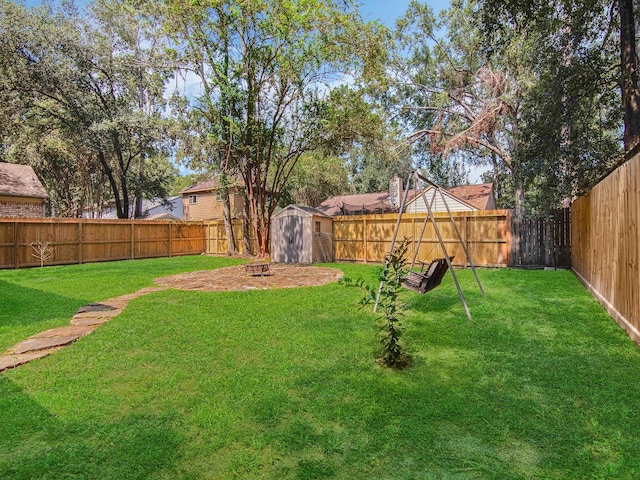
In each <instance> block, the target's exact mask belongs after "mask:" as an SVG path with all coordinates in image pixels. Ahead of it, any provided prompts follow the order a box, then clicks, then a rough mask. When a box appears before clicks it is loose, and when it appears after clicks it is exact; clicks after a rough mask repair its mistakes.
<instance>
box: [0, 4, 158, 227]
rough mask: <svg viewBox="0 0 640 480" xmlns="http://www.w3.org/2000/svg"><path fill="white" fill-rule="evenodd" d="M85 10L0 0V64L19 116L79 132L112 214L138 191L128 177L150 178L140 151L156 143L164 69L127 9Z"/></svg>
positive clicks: (138, 181) (148, 32)
mask: <svg viewBox="0 0 640 480" xmlns="http://www.w3.org/2000/svg"><path fill="white" fill-rule="evenodd" d="M145 5H146V4H145ZM149 5H152V4H149ZM89 11H90V12H91V16H90V17H88V18H85V17H83V16H81V15H80V14H79V13H78V12H77V11H76V10H75V9H74V8H73V7H71V6H68V5H66V4H65V5H64V6H63V7H61V8H59V9H56V10H54V9H52V8H51V7H48V6H42V7H38V8H35V9H26V8H25V7H23V6H21V5H16V4H13V3H12V2H8V1H6V0H0V22H1V24H0V29H1V30H2V32H3V35H2V41H1V42H0V62H1V65H0V70H2V71H3V74H4V78H5V85H6V86H7V88H8V89H9V90H10V91H11V92H13V93H14V94H15V95H17V96H18V98H19V99H20V103H21V111H22V114H23V115H24V116H25V117H26V118H30V119H38V121H47V119H51V120H53V119H55V121H57V122H59V123H60V124H61V125H63V126H64V128H65V129H67V130H68V131H72V132H77V133H78V134H79V135H80V136H81V138H80V140H81V144H82V147H83V148H84V149H86V150H87V151H89V152H91V155H93V156H94V158H96V159H97V161H98V162H99V164H100V166H101V169H102V171H103V172H104V174H105V176H106V178H107V181H108V182H109V185H110V187H111V191H112V194H113V199H114V201H115V204H116V209H117V214H118V217H120V218H128V217H129V216H130V207H129V206H130V203H131V201H132V200H133V198H134V197H135V196H136V194H137V195H138V196H140V195H141V194H142V192H141V191H140V190H139V188H136V185H143V184H148V183H149V182H148V180H150V179H149V178H148V175H147V173H145V163H146V161H147V157H148V156H149V155H151V154H155V153H157V152H158V151H159V148H160V147H161V144H160V141H159V140H160V139H161V138H162V136H163V130H164V125H163V118H162V115H163V109H164V100H163V98H162V92H163V88H164V85H165V83H166V81H167V79H168V78H169V76H170V71H169V70H168V69H167V68H166V67H165V66H164V65H162V64H161V65H160V66H158V64H157V63H156V62H157V61H160V60H161V58H160V57H159V56H157V55H156V52H157V51H156V50H155V49H154V46H155V42H154V39H153V36H152V33H153V31H154V28H153V26H149V25H145V26H144V27H143V26H141V23H139V22H141V21H142V17H141V16H139V15H137V11H136V10H135V9H132V8H128V9H127V8H126V6H123V5H121V4H117V3H114V2H109V1H107V0H104V1H100V2H97V3H96V4H94V5H93V6H92V8H90V9H89ZM145 18H146V17H145ZM156 171H157V170H156ZM161 183H162V182H160V184H161ZM136 190H137V191H136Z"/></svg>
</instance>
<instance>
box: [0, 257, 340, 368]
mask: <svg viewBox="0 0 640 480" xmlns="http://www.w3.org/2000/svg"><path fill="white" fill-rule="evenodd" d="M340 278H342V271H340V270H338V269H337V268H326V267H311V266H299V265H279V264H276V265H273V266H272V267H271V269H270V274H269V275H263V276H251V275H247V274H246V272H245V268H244V266H243V265H239V266H235V267H226V268H220V269H216V270H203V271H199V272H190V273H181V274H178V275H171V276H168V277H162V278H157V279H155V281H154V282H155V283H156V285H155V286H153V287H145V288H142V289H140V290H138V291H136V292H133V293H128V294H126V295H121V296H119V297H114V298H110V299H107V300H104V301H102V302H96V303H90V304H89V305H85V306H83V307H80V308H79V309H78V311H77V312H76V314H75V315H74V316H73V318H72V319H71V322H70V323H71V324H70V325H69V326H65V327H59V328H53V329H50V330H46V331H44V332H41V333H38V334H37V335H33V336H31V337H29V338H28V339H26V340H23V341H22V342H20V343H18V344H17V345H14V346H13V347H11V348H10V349H9V350H7V351H6V352H5V353H3V354H0V372H2V371H3V370H7V369H9V368H14V367H17V366H19V365H23V364H25V363H28V362H30V361H32V360H35V359H37V358H42V357H45V356H47V355H49V354H51V353H53V352H56V351H57V350H59V349H60V348H62V347H63V346H65V345H68V344H70V343H72V342H74V341H76V340H77V339H79V338H82V337H84V336H85V335H88V334H90V333H91V332H93V331H94V330H95V329H96V328H98V327H99V326H100V325H102V324H103V323H106V322H108V321H109V320H111V319H112V318H114V317H116V316H117V315H119V314H120V313H121V312H122V310H123V309H124V308H125V307H126V306H127V304H128V303H129V302H130V301H131V300H134V299H136V298H139V297H141V296H142V295H146V294H148V293H153V292H159V291H162V290H166V289H168V288H176V289H179V290H198V291H208V292H218V291H230V290H263V289H273V288H294V287H311V286H319V285H324V284H327V283H330V282H335V281H338V280H339V279H340Z"/></svg>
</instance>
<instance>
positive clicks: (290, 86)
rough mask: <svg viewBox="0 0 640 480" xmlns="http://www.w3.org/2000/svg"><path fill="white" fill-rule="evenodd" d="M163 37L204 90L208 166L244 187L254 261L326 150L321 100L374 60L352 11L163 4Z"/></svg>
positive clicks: (371, 34) (302, 4)
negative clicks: (298, 169) (291, 190)
mask: <svg viewBox="0 0 640 480" xmlns="http://www.w3.org/2000/svg"><path fill="white" fill-rule="evenodd" d="M166 18H167V22H168V23H167V27H168V30H169V31H171V32H173V34H174V38H175V40H176V43H177V48H178V49H179V50H182V53H183V58H184V59H185V66H186V68H188V69H190V70H191V71H192V72H194V73H195V74H196V75H197V76H198V77H199V79H200V81H201V82H202V85H203V94H202V95H201V96H200V97H198V98H197V102H196V105H195V112H196V114H197V117H198V118H199V119H200V121H199V124H200V125H201V126H202V128H203V132H204V133H206V135H207V138H208V139H209V141H210V142H211V145H213V146H214V149H213V151H211V153H210V155H211V157H212V158H211V159H210V163H212V164H216V165H217V166H218V168H219V169H220V170H222V171H227V170H230V171H233V172H237V173H238V174H239V175H240V176H241V177H242V179H243V182H244V188H245V194H246V198H247V202H248V207H249V208H248V216H249V218H250V219H251V225H252V229H253V230H254V232H255V235H256V237H257V238H258V246H259V249H260V252H259V253H260V254H266V253H267V252H268V249H269V222H270V218H271V215H272V214H273V212H274V210H275V208H276V206H277V204H278V200H279V198H280V195H281V194H282V193H283V191H284V187H285V185H286V184H287V182H288V180H289V178H290V176H291V174H292V172H293V169H294V167H295V165H296V164H297V163H298V161H299V159H300V158H301V157H302V156H303V155H305V154H307V153H308V152H311V151H314V150H316V149H317V148H318V147H319V146H320V145H321V144H322V142H323V129H322V123H323V115H324V114H325V112H326V108H325V106H324V103H325V96H326V91H328V89H330V87H331V84H333V83H335V82H338V81H340V80H342V79H344V78H345V76H346V75H347V74H352V73H354V72H356V71H362V70H363V69H364V67H365V66H366V65H368V63H367V62H368V60H369V58H370V57H375V56H376V55H377V54H378V48H379V45H378V42H377V41H376V33H377V32H376V29H375V27H374V26H373V25H368V24H366V23H364V22H363V21H362V19H361V18H360V17H359V15H358V13H357V7H356V4H355V2H352V1H326V0H324V1H320V0H306V1H294V0H273V1H269V2H266V1H263V0H247V1H244V2H236V1H231V0H219V1H214V2H210V3H207V4H201V3H194V2H187V1H180V0H174V1H170V2H168V3H167V11H166Z"/></svg>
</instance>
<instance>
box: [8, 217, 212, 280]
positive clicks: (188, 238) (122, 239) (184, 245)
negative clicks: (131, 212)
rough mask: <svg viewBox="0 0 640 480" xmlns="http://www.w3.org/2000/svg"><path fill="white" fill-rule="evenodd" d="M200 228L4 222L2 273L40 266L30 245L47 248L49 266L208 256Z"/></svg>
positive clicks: (187, 225) (125, 222)
mask: <svg viewBox="0 0 640 480" xmlns="http://www.w3.org/2000/svg"><path fill="white" fill-rule="evenodd" d="M204 239H205V233H204V227H203V225H202V223H185V222H161V221H146V220H87V219H66V218H27V219H0V268H21V267H32V266H36V265H40V261H39V260H38V259H37V258H36V257H35V256H34V255H33V254H34V250H33V248H32V247H31V244H33V243H34V242H49V246H50V247H51V249H52V257H51V259H50V260H49V261H47V262H46V265H64V264H73V263H88V262H102V261H112V260H126V259H135V258H151V257H171V256H176V255H193V254H199V253H202V252H204V251H205V249H206V245H205V241H204Z"/></svg>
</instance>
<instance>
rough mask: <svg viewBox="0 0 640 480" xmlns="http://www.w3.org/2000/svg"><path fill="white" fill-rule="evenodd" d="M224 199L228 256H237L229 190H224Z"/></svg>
mask: <svg viewBox="0 0 640 480" xmlns="http://www.w3.org/2000/svg"><path fill="white" fill-rule="evenodd" d="M222 199H223V204H222V206H223V218H224V231H225V235H226V237H227V255H228V256H230V257H231V256H233V255H235V254H236V239H235V237H234V235H233V218H232V216H231V199H230V196H229V189H228V188H224V189H222Z"/></svg>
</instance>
